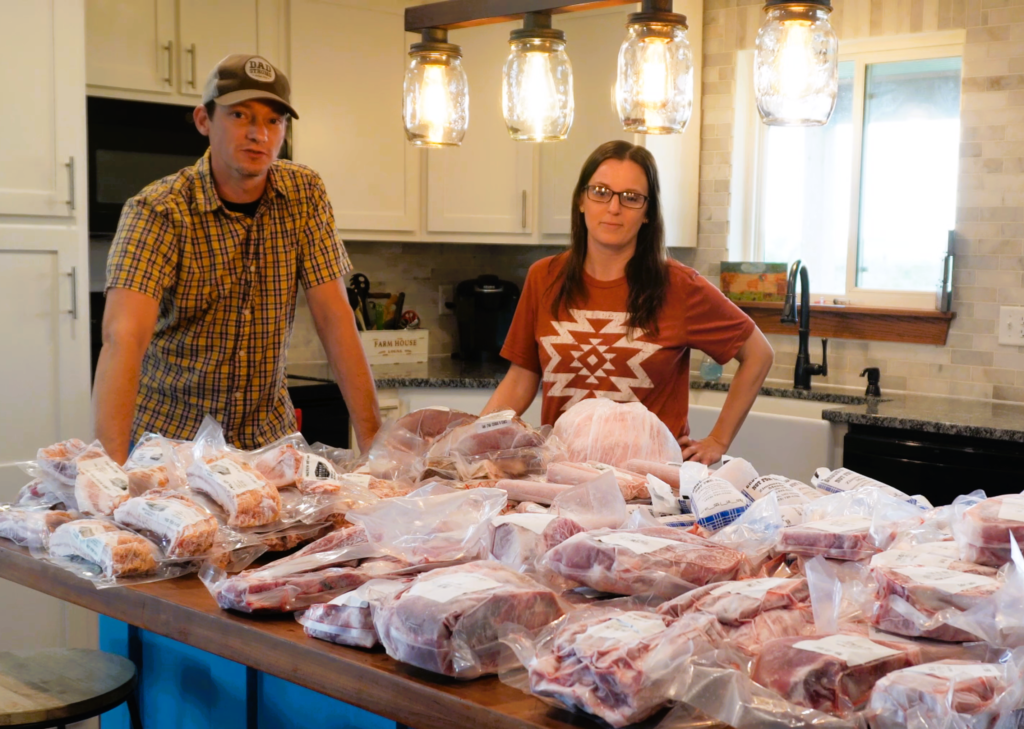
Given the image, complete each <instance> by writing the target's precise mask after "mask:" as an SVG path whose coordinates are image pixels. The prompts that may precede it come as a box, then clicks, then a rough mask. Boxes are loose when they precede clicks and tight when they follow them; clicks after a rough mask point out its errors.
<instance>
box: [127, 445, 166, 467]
mask: <svg viewBox="0 0 1024 729" xmlns="http://www.w3.org/2000/svg"><path fill="white" fill-rule="evenodd" d="M128 462H129V463H131V464H132V466H134V467H135V468H149V467H150V466H159V465H160V464H161V463H163V462H164V449H163V446H159V445H143V446H139V447H138V448H136V449H135V450H134V451H132V455H131V458H129V459H128Z"/></svg>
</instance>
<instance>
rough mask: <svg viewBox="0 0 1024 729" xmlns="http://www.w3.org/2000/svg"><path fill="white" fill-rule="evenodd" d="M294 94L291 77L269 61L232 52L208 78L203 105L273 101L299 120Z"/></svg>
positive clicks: (260, 57) (204, 89)
mask: <svg viewBox="0 0 1024 729" xmlns="http://www.w3.org/2000/svg"><path fill="white" fill-rule="evenodd" d="M291 91H292V89H291V84H289V83H288V77H287V76H285V75H284V74H283V73H281V72H280V71H278V70H277V69H276V68H274V64H272V63H271V62H270V61H268V60H267V59H266V58H263V57H262V56H253V55H249V54H246V53H232V54H231V55H230V56H225V57H224V58H223V59H221V62H220V63H218V64H217V67H216V68H214V69H213V71H211V72H210V75H209V77H207V79H206V86H205V87H204V88H203V104H206V103H207V102H210V101H216V102H217V103H218V104H222V105H228V106H230V105H231V104H237V103H239V102H240V101H248V100H249V99H270V100H271V101H276V102H278V103H279V104H283V105H284V107H285V108H286V109H287V110H288V113H289V114H291V115H292V117H293V118H295V119H298V118H299V115H298V114H296V113H295V108H294V107H293V106H292V104H291V100H290V99H291Z"/></svg>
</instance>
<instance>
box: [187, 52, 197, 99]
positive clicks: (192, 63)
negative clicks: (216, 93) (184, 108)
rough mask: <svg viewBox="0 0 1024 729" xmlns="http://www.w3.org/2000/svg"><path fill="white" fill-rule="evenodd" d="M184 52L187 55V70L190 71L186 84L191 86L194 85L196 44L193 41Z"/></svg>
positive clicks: (193, 86)
mask: <svg viewBox="0 0 1024 729" xmlns="http://www.w3.org/2000/svg"><path fill="white" fill-rule="evenodd" d="M185 53H187V54H188V56H189V70H190V71H191V73H190V75H189V79H188V85H189V86H191V87H192V88H195V87H196V44H195V43H193V44H192V45H190V46H189V47H188V48H187V49H186V50H185Z"/></svg>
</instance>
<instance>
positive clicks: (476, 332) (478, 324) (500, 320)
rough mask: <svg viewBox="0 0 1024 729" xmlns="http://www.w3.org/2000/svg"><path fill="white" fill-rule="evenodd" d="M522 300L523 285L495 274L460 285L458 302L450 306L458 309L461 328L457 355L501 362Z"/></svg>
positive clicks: (458, 320)
mask: <svg viewBox="0 0 1024 729" xmlns="http://www.w3.org/2000/svg"><path fill="white" fill-rule="evenodd" d="M518 301H519V287H518V286H516V285H515V284H514V283H512V282H511V281H502V280H501V279H499V278H498V277H497V276H493V275H483V276H477V277H476V278H474V279H470V280H468V281H463V282H461V283H460V284H459V285H458V286H456V287H455V301H454V302H449V303H448V304H447V306H448V308H449V309H452V310H454V311H455V321H456V324H457V325H458V329H459V349H458V353H457V356H458V357H459V358H461V359H462V360H464V361H466V362H496V361H498V359H500V356H501V354H500V353H501V347H502V345H503V344H505V336H506V335H507V334H508V328H509V326H510V325H511V324H512V317H513V315H514V314H515V313H516V304H517V303H518ZM453 356H456V355H453Z"/></svg>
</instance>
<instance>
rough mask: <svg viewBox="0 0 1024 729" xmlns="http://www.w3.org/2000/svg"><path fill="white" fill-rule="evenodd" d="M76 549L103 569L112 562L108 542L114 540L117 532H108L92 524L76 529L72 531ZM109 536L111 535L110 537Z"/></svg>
mask: <svg viewBox="0 0 1024 729" xmlns="http://www.w3.org/2000/svg"><path fill="white" fill-rule="evenodd" d="M71 534H72V535H73V540H74V542H75V547H76V548H77V550H78V552H79V553H80V554H81V555H82V556H83V557H84V558H85V559H87V560H89V561H90V562H94V563H95V564H98V565H99V566H100V567H103V566H104V565H105V564H106V563H107V562H109V561H110V558H111V551H110V546H109V545H108V544H107V540H108V539H111V538H114V536H115V535H116V532H107V531H103V530H102V529H99V528H97V527H94V526H92V525H90V524H86V525H85V526H80V527H75V528H74V529H72V530H71ZM107 535H110V536H109V537H108V536H107Z"/></svg>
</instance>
